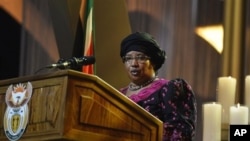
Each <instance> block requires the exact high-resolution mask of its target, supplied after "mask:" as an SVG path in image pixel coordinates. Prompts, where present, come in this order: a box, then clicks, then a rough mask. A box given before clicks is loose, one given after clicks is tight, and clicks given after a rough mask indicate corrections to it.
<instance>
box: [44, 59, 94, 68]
mask: <svg viewBox="0 0 250 141" xmlns="http://www.w3.org/2000/svg"><path fill="white" fill-rule="evenodd" d="M94 63H95V57H93V56H83V57H79V58H76V57H72V58H70V59H67V60H64V59H60V60H59V61H58V62H57V63H56V64H51V65H49V66H47V67H46V68H59V69H69V68H77V67H80V66H83V65H91V64H94Z"/></svg>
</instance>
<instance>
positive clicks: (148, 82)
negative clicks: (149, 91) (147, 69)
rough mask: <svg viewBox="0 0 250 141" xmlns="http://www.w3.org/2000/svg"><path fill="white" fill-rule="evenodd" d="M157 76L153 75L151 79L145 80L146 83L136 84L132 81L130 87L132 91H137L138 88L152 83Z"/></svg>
mask: <svg viewBox="0 0 250 141" xmlns="http://www.w3.org/2000/svg"><path fill="white" fill-rule="evenodd" d="M155 78H156V77H153V78H152V79H150V80H149V81H147V82H145V83H144V84H142V85H135V84H132V83H130V84H129V86H128V89H129V90H130V91H136V90H139V89H141V88H143V87H145V86H147V85H149V84H150V83H152V82H153V81H154V80H155Z"/></svg>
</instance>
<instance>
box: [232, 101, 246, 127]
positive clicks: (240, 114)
mask: <svg viewBox="0 0 250 141" xmlns="http://www.w3.org/2000/svg"><path fill="white" fill-rule="evenodd" d="M230 124H231V125H237V124H238V125H247V124H248V107H247V106H240V104H237V105H236V106H231V107H230Z"/></svg>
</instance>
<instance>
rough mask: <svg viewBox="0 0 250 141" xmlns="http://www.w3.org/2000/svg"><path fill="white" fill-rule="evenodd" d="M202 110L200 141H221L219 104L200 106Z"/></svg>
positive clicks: (220, 107)
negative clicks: (201, 137)
mask: <svg viewBox="0 0 250 141" xmlns="http://www.w3.org/2000/svg"><path fill="white" fill-rule="evenodd" d="M202 110H203V140H202V141H220V140H221V114H222V106H221V104H218V103H215V102H212V103H205V104H203V105H202Z"/></svg>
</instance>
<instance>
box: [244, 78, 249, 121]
mask: <svg viewBox="0 0 250 141" xmlns="http://www.w3.org/2000/svg"><path fill="white" fill-rule="evenodd" d="M244 100H245V101H244V103H245V105H246V106H247V107H248V110H250V75H248V76H246V78H245V97H244ZM249 112H250V111H249ZM248 122H250V116H248Z"/></svg>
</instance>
